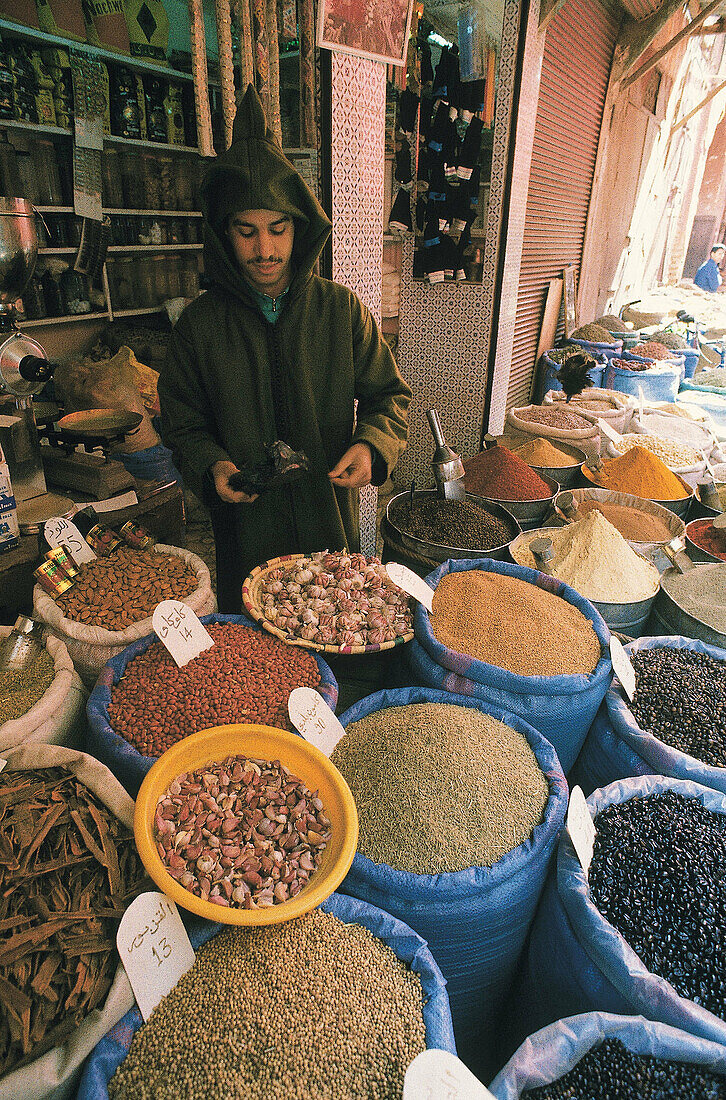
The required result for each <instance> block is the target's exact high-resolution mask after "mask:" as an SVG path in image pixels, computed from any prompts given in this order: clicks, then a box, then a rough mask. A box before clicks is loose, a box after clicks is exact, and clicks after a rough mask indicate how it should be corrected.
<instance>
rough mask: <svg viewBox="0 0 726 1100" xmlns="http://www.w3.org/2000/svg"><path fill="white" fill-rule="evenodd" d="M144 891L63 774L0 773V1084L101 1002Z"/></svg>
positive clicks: (105, 823)
mask: <svg viewBox="0 0 726 1100" xmlns="http://www.w3.org/2000/svg"><path fill="white" fill-rule="evenodd" d="M149 886H150V881H149V879H147V877H146V874H145V872H144V868H143V866H142V864H141V861H140V860H139V857H138V856H137V854H136V848H135V845H134V840H133V835H132V834H131V832H130V831H129V830H128V829H126V828H125V826H123V825H122V824H121V822H120V821H118V819H117V818H116V817H114V815H113V814H112V813H111V812H110V811H109V810H108V808H107V807H106V806H104V804H103V803H102V802H101V801H100V800H99V799H98V798H96V796H95V795H94V794H92V793H91V792H90V791H89V790H88V789H87V788H86V787H84V785H83V784H82V783H81V782H80V781H79V780H78V779H76V778H75V776H73V775H72V774H71V773H70V772H69V771H67V770H66V769H65V768H60V767H54V768H38V769H33V770H29V771H9V770H5V771H4V772H2V773H0V931H1V932H2V933H3V939H2V943H1V944H0V1077H2V1075H3V1074H5V1073H7V1072H8V1071H9V1070H12V1069H15V1068H17V1067H18V1066H20V1065H23V1064H24V1063H25V1062H28V1061H30V1060H31V1059H32V1058H37V1057H38V1056H39V1055H41V1054H43V1053H44V1052H45V1051H47V1050H49V1049H50V1048H51V1047H53V1046H57V1045H58V1044H59V1043H62V1042H63V1041H64V1040H65V1039H67V1038H68V1036H69V1035H71V1034H72V1033H73V1031H74V1030H75V1028H76V1027H77V1026H78V1024H79V1023H80V1022H81V1021H82V1020H83V1019H84V1017H85V1016H87V1015H88V1013H89V1012H92V1011H93V1009H94V1008H98V1007H99V1006H100V1005H101V1004H102V1003H103V1001H104V1000H105V998H106V995H107V993H108V991H109V989H110V988H111V982H112V980H113V976H114V972H115V970H116V966H117V963H118V956H117V954H116V930H117V928H118V924H119V921H120V920H121V917H122V916H123V914H124V910H125V908H126V906H127V905H128V903H129V902H130V901H131V900H132V899H133V898H134V897H136V895H137V894H140V893H141V892H142V891H143V890H146V889H149Z"/></svg>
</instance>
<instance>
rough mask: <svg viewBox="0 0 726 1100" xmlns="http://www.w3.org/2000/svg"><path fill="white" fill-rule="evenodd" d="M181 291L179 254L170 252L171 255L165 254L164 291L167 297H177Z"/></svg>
mask: <svg viewBox="0 0 726 1100" xmlns="http://www.w3.org/2000/svg"><path fill="white" fill-rule="evenodd" d="M181 292H182V291H181V256H180V255H179V254H178V253H172V254H171V256H167V264H166V293H167V295H168V296H169V298H178V297H180V295H181Z"/></svg>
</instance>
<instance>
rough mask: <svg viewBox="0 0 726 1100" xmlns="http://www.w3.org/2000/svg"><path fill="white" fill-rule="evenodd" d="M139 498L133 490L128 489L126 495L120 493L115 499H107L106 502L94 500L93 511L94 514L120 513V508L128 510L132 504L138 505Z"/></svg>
mask: <svg viewBox="0 0 726 1100" xmlns="http://www.w3.org/2000/svg"><path fill="white" fill-rule="evenodd" d="M138 503H139V498H138V497H137V495H136V493H135V492H134V490H133V489H129V491H128V493H121V494H120V496H117V497H108V499H107V500H94V502H93V510H94V512H120V511H121V509H122V508H130V507H131V506H132V505H133V504H138Z"/></svg>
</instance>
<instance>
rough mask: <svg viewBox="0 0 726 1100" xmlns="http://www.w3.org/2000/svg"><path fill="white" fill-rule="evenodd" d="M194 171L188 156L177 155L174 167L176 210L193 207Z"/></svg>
mask: <svg viewBox="0 0 726 1100" xmlns="http://www.w3.org/2000/svg"><path fill="white" fill-rule="evenodd" d="M195 189H196V171H195V168H194V163H193V161H192V159H191V158H190V157H178V158H177V169H176V197H177V205H176V209H177V210H193V209H194V191H195Z"/></svg>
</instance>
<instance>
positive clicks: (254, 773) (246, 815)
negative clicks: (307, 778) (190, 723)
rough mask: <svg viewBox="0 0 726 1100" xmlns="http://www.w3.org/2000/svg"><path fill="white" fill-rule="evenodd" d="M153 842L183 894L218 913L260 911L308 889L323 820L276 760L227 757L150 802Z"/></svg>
mask: <svg viewBox="0 0 726 1100" xmlns="http://www.w3.org/2000/svg"><path fill="white" fill-rule="evenodd" d="M154 836H155V838H156V848H157V851H158V853H159V858H160V859H161V861H162V863H163V864H164V866H165V868H166V870H167V871H168V872H169V874H170V875H171V877H172V878H173V879H176V881H177V882H179V883H180V885H181V886H183V887H184V888H185V890H189V891H190V892H191V893H192V894H195V895H196V897H198V898H202V900H203V901H210V902H212V903H213V904H214V905H221V906H223V907H225V908H233V909H234V908H243V909H263V908H269V906H271V905H277V904H280V903H281V902H284V901H287V900H288V899H289V898H294V897H295V896H296V894H299V893H300V891H301V890H302V888H303V887H304V886H305V885H306V884H307V882H308V880H309V879H310V877H311V876H312V874H313V873H314V871H315V870H316V869H317V867H318V864H319V863H320V859H321V857H322V854H323V852H324V851H325V848H326V847H327V842H328V840H329V839H330V818H328V817H327V816H326V814H325V810H324V808H323V803H322V802H321V800H320V799H319V798H318V796H317V792H316V793H315V794H312V793H311V792H310V791H309V790H308V788H307V787H306V786H305V784H304V783H303V781H302V780H301V779H298V777H297V776H296V775H293V774H292V773H291V772H290V770H289V769H288V768H286V767H284V765H283V764H281V763H280V761H279V760H275V761H273V762H272V763H270V761H268V760H253V759H251V758H248V757H245V756H230V757H229V758H228V759H227V760H223V761H222V762H221V763H219V764H207V765H206V766H205V767H203V768H197V769H196V771H193V772H188V773H187V772H185V773H184V774H183V775H180V776H178V777H177V778H176V779H175V780H174V782H173V783H172V784H171V786H170V787H169V790H168V791H167V792H166V794H164V795H163V796H162V797H161V798H160V799H159V802H158V804H157V807H156V814H155V816H154Z"/></svg>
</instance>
